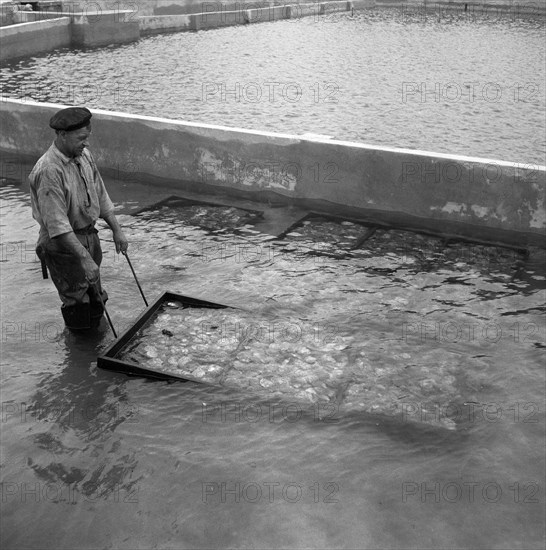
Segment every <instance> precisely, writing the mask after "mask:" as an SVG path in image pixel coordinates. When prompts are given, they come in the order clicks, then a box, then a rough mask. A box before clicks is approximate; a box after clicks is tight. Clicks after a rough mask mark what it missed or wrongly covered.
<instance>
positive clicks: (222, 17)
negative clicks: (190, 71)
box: [139, 0, 353, 35]
mask: <svg viewBox="0 0 546 550" xmlns="http://www.w3.org/2000/svg"><path fill="white" fill-rule="evenodd" d="M205 4H208V6H209V7H211V8H213V7H215V6H214V4H213V3H212V2H209V3H205ZM205 4H203V7H204V8H207V5H205ZM240 5H242V4H240ZM248 5H250V4H248ZM352 7H353V2H350V1H349V2H348V1H347V0H337V1H332V2H321V3H318V2H315V3H305V4H304V3H299V4H289V5H282V6H268V7H261V8H254V9H247V10H238V11H228V10H224V11H213V12H211V11H206V12H203V13H195V14H186V15H151V16H142V17H140V18H139V20H140V32H141V34H142V35H149V34H157V33H160V32H175V31H197V30H204V29H215V28H219V27H229V26H233V25H246V24H249V23H269V22H273V21H280V20H281V19H295V18H299V17H308V16H315V17H320V16H321V15H324V14H327V13H330V12H337V11H348V10H350V9H352Z"/></svg>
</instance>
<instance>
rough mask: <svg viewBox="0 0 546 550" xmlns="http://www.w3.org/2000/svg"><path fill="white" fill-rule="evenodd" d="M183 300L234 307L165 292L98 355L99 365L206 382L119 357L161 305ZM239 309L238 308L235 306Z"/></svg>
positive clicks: (196, 304) (190, 303) (189, 303)
mask: <svg viewBox="0 0 546 550" xmlns="http://www.w3.org/2000/svg"><path fill="white" fill-rule="evenodd" d="M171 301H176V302H181V303H182V304H183V305H184V306H186V307H196V308H212V309H224V308H232V307H233V306H227V305H224V304H216V303H214V302H207V301H206V300H200V299H199V298H192V297H190V296H183V295H181V294H176V293H174V292H169V291H167V292H164V293H163V294H162V295H161V296H160V297H159V298H158V299H157V300H156V301H155V302H154V303H153V304H151V305H150V306H149V307H148V308H147V309H146V310H145V311H144V312H143V313H142V314H141V315H140V317H138V319H137V320H136V321H135V322H134V323H133V325H132V326H131V327H129V328H128V329H127V330H126V331H125V332H123V333H122V334H121V335H120V336H118V338H117V339H116V340H115V341H114V342H113V343H112V344H110V346H108V347H107V348H106V350H105V351H104V352H103V353H102V355H99V356H98V357H97V366H98V367H99V368H101V369H106V370H111V371H115V372H120V373H123V374H128V375H131V376H144V377H147V378H155V379H159V380H180V381H186V382H188V381H189V382H198V383H200V384H204V383H205V382H203V381H202V380H197V379H195V378H192V377H189V376H181V375H176V374H171V373H169V372H164V371H160V370H157V369H152V368H149V367H142V366H140V365H138V364H136V363H132V362H130V361H122V360H121V359H117V358H116V357H117V355H119V353H120V352H121V351H123V349H124V348H125V347H126V346H127V345H128V344H129V343H130V342H131V340H132V339H133V337H134V336H135V335H136V333H137V332H138V331H139V330H140V329H141V328H142V327H143V326H144V325H146V324H147V323H148V321H150V320H151V319H152V318H153V317H155V315H156V314H157V312H158V311H159V309H160V308H161V306H162V305H163V304H164V303H165V302H171ZM233 309H237V308H233Z"/></svg>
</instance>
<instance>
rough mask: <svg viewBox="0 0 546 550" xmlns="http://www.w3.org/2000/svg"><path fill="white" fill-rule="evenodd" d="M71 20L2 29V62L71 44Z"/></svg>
mask: <svg viewBox="0 0 546 550" xmlns="http://www.w3.org/2000/svg"><path fill="white" fill-rule="evenodd" d="M71 41H72V39H71V29H70V19H69V18H68V17H60V18H56V19H50V20H48V21H40V22H37V23H19V24H18V25H10V26H9V27H2V28H0V60H2V61H3V60H5V59H12V58H15V57H23V56H29V55H36V54H38V53H42V52H44V51H50V50H54V49H55V48H63V47H67V46H70V44H71Z"/></svg>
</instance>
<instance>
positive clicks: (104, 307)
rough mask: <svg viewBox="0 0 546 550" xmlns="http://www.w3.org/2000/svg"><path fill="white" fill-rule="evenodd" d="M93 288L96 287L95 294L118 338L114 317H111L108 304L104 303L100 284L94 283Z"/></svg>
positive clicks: (115, 336)
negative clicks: (107, 307) (113, 321)
mask: <svg viewBox="0 0 546 550" xmlns="http://www.w3.org/2000/svg"><path fill="white" fill-rule="evenodd" d="M93 288H94V289H95V294H96V295H97V297H98V299H99V302H100V305H101V306H102V309H103V310H104V313H106V318H107V319H108V323H109V324H110V328H111V329H112V332H113V333H114V338H117V337H118V335H117V334H116V329H115V328H114V323H112V319H110V315H109V314H108V310H107V309H106V306H105V305H104V300H103V299H102V295H101V293H100V290H99V288H98V285H93Z"/></svg>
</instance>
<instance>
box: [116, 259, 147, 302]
mask: <svg viewBox="0 0 546 550" xmlns="http://www.w3.org/2000/svg"><path fill="white" fill-rule="evenodd" d="M122 254H123V255H124V256H125V257H126V258H127V262H128V264H129V267H130V268H131V271H132V272H133V277H134V278H135V282H136V284H137V286H138V290H140V295H141V296H142V299H143V300H144V303H145V304H146V307H148V301H147V300H146V296H144V292H143V291H142V287H141V286H140V283H139V282H138V279H137V276H136V273H135V270H134V269H133V264H131V260H130V259H129V256H128V255H127V252H122Z"/></svg>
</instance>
